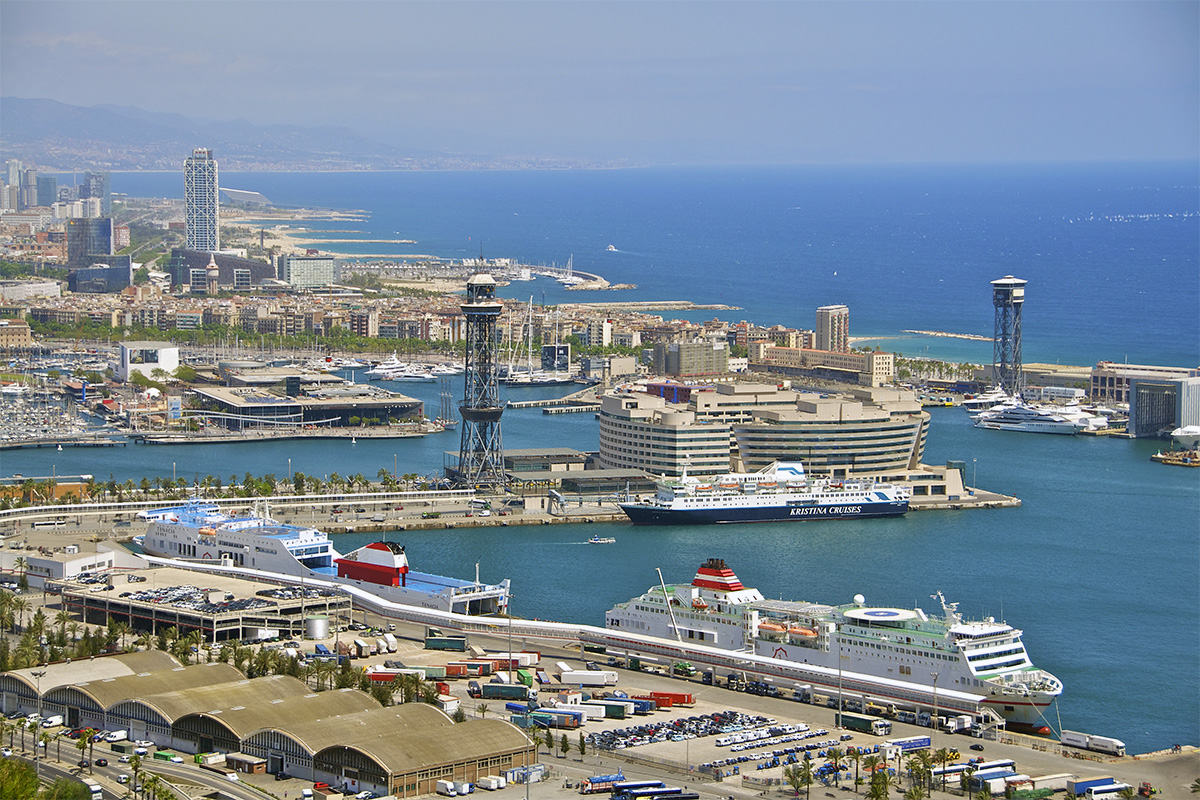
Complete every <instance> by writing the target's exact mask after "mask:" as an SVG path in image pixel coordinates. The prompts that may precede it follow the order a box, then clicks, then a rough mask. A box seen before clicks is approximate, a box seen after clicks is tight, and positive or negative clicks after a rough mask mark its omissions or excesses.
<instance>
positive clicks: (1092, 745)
mask: <svg viewBox="0 0 1200 800" xmlns="http://www.w3.org/2000/svg"><path fill="white" fill-rule="evenodd" d="M1060 741H1061V742H1062V743H1063V744H1065V745H1066V746H1067V747H1078V748H1080V749H1081V750H1092V751H1095V752H1097V753H1107V754H1108V755H1110V756H1123V755H1125V743H1124V742H1122V741H1121V740H1120V739H1113V738H1110V737H1108V736H1096V735H1094V734H1091V733H1079V732H1078V731H1063V732H1062V739H1061V740H1060Z"/></svg>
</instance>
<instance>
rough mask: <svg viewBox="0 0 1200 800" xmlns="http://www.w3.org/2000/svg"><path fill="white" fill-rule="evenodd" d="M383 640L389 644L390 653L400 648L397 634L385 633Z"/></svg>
mask: <svg viewBox="0 0 1200 800" xmlns="http://www.w3.org/2000/svg"><path fill="white" fill-rule="evenodd" d="M383 640H384V641H385V642H387V651H388V652H389V653H394V652H396V650H397V648H398V647H399V646H400V645H399V642H397V641H396V634H394V633H385V634H384V635H383Z"/></svg>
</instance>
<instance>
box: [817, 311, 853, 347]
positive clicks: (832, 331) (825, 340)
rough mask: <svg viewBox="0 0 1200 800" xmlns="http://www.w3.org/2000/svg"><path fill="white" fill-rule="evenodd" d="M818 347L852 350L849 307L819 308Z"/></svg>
mask: <svg viewBox="0 0 1200 800" xmlns="http://www.w3.org/2000/svg"><path fill="white" fill-rule="evenodd" d="M817 349H818V350H829V351H830V352H833V353H849V352H850V309H849V307H847V306H821V307H820V308H818V309H817Z"/></svg>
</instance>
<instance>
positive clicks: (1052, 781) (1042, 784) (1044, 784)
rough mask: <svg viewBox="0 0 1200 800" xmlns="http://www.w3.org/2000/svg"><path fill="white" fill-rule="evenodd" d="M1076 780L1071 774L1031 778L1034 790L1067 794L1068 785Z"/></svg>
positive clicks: (1061, 773) (1063, 773)
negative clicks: (1047, 790)
mask: <svg viewBox="0 0 1200 800" xmlns="http://www.w3.org/2000/svg"><path fill="white" fill-rule="evenodd" d="M1074 779H1075V776H1074V775H1072V774H1071V773H1069V772H1060V773H1056V774H1054V775H1039V776H1037V777H1034V778H1030V783H1032V784H1033V788H1034V790H1040V789H1049V790H1050V791H1052V792H1065V791H1066V790H1067V784H1068V783H1069V782H1071V781H1073V780H1074Z"/></svg>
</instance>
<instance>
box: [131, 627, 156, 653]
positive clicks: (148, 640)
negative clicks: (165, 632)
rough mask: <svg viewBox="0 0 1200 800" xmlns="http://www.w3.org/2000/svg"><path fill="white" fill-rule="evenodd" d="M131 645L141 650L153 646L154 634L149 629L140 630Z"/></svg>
mask: <svg viewBox="0 0 1200 800" xmlns="http://www.w3.org/2000/svg"><path fill="white" fill-rule="evenodd" d="M133 645H134V647H137V648H140V649H142V650H149V649H150V648H151V647H154V634H152V633H150V632H149V631H142V632H141V634H139V635H138V638H137V640H136V641H134V643H133Z"/></svg>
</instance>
